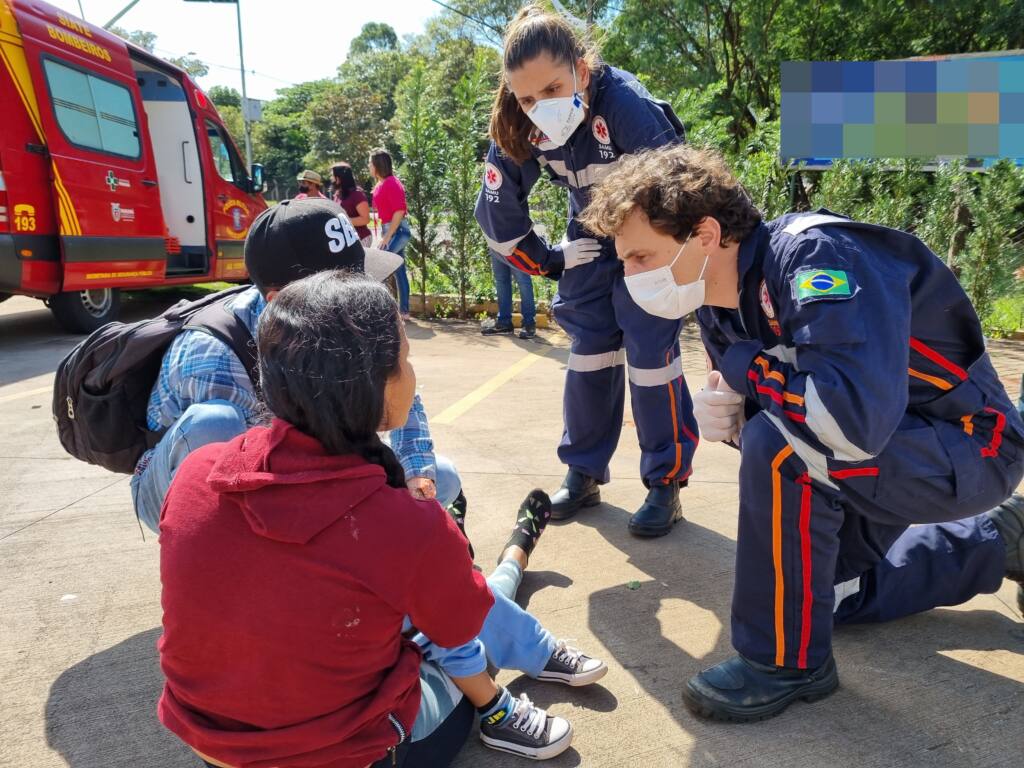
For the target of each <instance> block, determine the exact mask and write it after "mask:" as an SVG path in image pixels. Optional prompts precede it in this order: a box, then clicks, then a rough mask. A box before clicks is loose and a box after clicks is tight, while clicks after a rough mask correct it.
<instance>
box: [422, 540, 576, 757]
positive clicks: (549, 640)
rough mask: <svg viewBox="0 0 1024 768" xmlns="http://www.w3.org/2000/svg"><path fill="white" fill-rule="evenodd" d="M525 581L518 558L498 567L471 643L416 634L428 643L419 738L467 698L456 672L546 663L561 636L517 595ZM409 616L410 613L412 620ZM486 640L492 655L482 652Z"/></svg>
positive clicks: (532, 672)
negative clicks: (448, 644)
mask: <svg viewBox="0 0 1024 768" xmlns="http://www.w3.org/2000/svg"><path fill="white" fill-rule="evenodd" d="M522 581H523V572H522V570H521V569H520V568H519V564H518V563H516V562H515V561H513V560H505V561H504V562H502V563H501V564H499V565H498V567H497V568H495V569H494V572H493V573H492V574H491V575H490V576H489V577H488V579H487V586H489V587H490V588H491V594H493V595H494V606H493V607H492V608H491V610H490V611H489V612H488V614H487V617H486V618H485V619H484V625H483V626H482V627H481V628H480V634H479V635H478V636H477V638H476V639H474V640H471V641H470V642H469V643H466V644H465V645H463V646H460V647H459V648H442V647H441V646H439V645H434V643H432V642H431V641H430V639H429V638H428V637H427V636H426V635H424V634H423V633H422V632H420V633H419V634H417V635H416V636H415V637H414V638H413V640H414V641H415V642H416V643H417V644H418V645H419V646H420V648H422V649H423V659H424V661H423V663H422V665H421V666H420V682H421V683H422V688H423V691H422V694H421V700H420V711H419V714H418V715H417V716H416V723H415V725H413V728H412V740H413V741H419V740H420V739H423V738H425V737H426V736H428V735H430V734H431V733H432V732H433V731H434V729H436V728H437V727H438V726H439V725H440V724H441V723H442V722H444V720H445V718H447V717H448V716H449V715H450V714H451V712H452V711H453V710H454V709H455V706H456V705H457V704H458V703H459V700H460V699H461V698H462V694H461V693H460V692H459V691H458V689H457V688H456V687H455V684H454V683H453V682H452V681H451V680H450V677H468V676H470V675H474V674H478V673H480V672H483V671H484V670H485V669H486V668H487V661H488V660H489V661H490V662H491V663H492V664H493V665H494V666H496V667H498V668H499V669H518V670H520V671H521V672H525V673H526V674H527V675H529V676H530V677H536V676H537V675H539V674H540V672H541V670H543V669H544V666H545V665H546V664H547V662H548V659H550V658H551V654H552V653H554V650H555V647H556V645H557V641H556V640H555V638H554V636H553V635H552V634H551V633H550V632H548V631H547V630H546V629H544V627H542V626H541V624H540V622H539V621H537V619H536V618H534V616H533V615H532V614H530V613H528V612H526V611H524V610H523V609H522V608H520V607H519V606H518V605H517V604H516V603H515V601H514V600H513V598H514V597H515V595H516V591H517V590H518V589H519V585H520V584H521V583H522ZM408 621H409V620H408V619H406V625H407V626H408ZM481 646H482V650H484V651H486V654H487V655H486V658H485V657H484V655H483V654H482V653H479V650H480V647H481ZM439 678H443V680H441V679H439Z"/></svg>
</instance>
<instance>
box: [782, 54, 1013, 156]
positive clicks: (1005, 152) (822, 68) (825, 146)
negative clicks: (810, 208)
mask: <svg viewBox="0 0 1024 768" xmlns="http://www.w3.org/2000/svg"><path fill="white" fill-rule="evenodd" d="M779 154H780V155H781V159H782V161H783V163H804V164H805V165H807V166H808V167H811V168H815V167H827V166H829V165H830V164H831V162H832V160H834V159H837V158H849V159H872V158H915V159H918V160H921V161H922V162H923V163H925V164H926V165H929V164H931V165H934V164H936V163H941V162H943V161H948V160H953V159H960V160H965V161H966V162H967V164H968V165H969V166H973V167H978V168H982V167H987V166H989V165H992V164H993V163H994V162H996V161H997V160H1000V159H1002V158H1008V159H1010V160H1014V161H1016V162H1017V164H1018V165H1024V50H1021V51H1003V52H1000V53H978V54H964V55H958V56H934V57H921V58H914V59H906V60H900V61H786V62H783V63H782V142H781V147H780V153H779Z"/></svg>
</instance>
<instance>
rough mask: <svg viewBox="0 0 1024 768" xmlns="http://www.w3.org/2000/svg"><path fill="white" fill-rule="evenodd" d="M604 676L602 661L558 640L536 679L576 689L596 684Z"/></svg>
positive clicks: (606, 668) (604, 668)
mask: <svg viewBox="0 0 1024 768" xmlns="http://www.w3.org/2000/svg"><path fill="white" fill-rule="evenodd" d="M606 674H608V667H607V665H606V664H605V663H604V662H603V661H601V660H600V659H595V658H593V657H591V656H587V655H586V654H585V653H583V651H581V650H580V649H579V648H573V647H572V646H571V645H566V643H565V640H559V641H558V647H557V648H555V651H554V653H552V654H551V658H550V659H548V663H547V664H546V665H545V667H544V669H543V670H542V671H541V673H540V674H539V675H537V679H538V680H549V681H551V682H554V683H564V684H565V685H571V686H573V687H574V688H578V687H579V686H581V685H590V684H591V683H596V682H597V681H598V680H600V679H601V678H602V677H604V676H605V675H606Z"/></svg>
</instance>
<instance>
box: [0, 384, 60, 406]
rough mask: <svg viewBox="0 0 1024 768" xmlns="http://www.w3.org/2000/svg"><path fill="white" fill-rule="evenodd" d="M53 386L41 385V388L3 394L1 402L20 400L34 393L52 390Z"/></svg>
mask: <svg viewBox="0 0 1024 768" xmlns="http://www.w3.org/2000/svg"><path fill="white" fill-rule="evenodd" d="M52 390H53V387H40V388H39V389H28V390H25V391H24V392H15V393H14V394H13V395H3V396H2V397H0V403H7V402H10V401H11V400H20V399H21V398H23V397H32V395H41V394H43V392H51V391H52Z"/></svg>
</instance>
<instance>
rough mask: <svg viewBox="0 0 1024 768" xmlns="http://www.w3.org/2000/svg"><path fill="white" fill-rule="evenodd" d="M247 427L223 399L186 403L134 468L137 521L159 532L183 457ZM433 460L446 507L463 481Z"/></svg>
mask: <svg viewBox="0 0 1024 768" xmlns="http://www.w3.org/2000/svg"><path fill="white" fill-rule="evenodd" d="M248 428H249V427H248V425H247V424H246V423H245V418H244V417H243V416H242V412H241V411H240V410H239V409H238V408H237V407H236V406H235V405H233V404H232V403H229V402H227V401H226V400H211V401H209V402H206V403H196V404H195V405H191V406H189V407H188V409H187V410H186V411H185V412H184V413H183V414H182V415H181V416H180V417H179V418H178V420H177V421H176V422H174V426H173V427H171V428H170V429H169V430H167V433H166V434H165V435H164V436H163V437H162V438H161V439H160V442H159V443H157V444H156V447H155V448H154V449H153V450H152V451H151V452H150V453H149V455H148V456H149V458H148V461H147V463H146V464H145V466H144V468H143V469H142V471H141V472H139V471H138V470H136V473H135V474H134V475H133V476H132V481H131V487H132V501H133V502H134V503H135V514H136V515H138V517H139V520H141V521H142V522H143V523H145V524H146V527H147V528H149V529H150V530H151V531H153V532H154V533H156V532H158V530H159V525H160V508H161V507H162V506H163V503H164V496H166V495H167V489H168V488H170V487H171V481H172V480H173V479H174V475H175V473H176V472H177V471H178V467H180V466H181V463H182V462H183V461H184V460H185V457H186V456H188V455H189V454H190V453H191V452H192V451H194V450H196V449H197V448H201V447H202V446H204V445H207V444H208V443H225V442H227V441H228V440H231V439H232V438H234V437H237V436H238V435H240V434H242V433H243V432H245V431H246V430H247V429H248ZM434 459H435V464H436V467H437V478H436V480H435V483H436V484H437V500H438V502H439V503H440V504H441V506H443V507H447V506H448V505H450V504H451V503H452V502H453V501H455V497H456V496H458V495H459V491H460V490H462V481H461V480H460V479H459V474H458V472H457V470H456V469H455V465H454V464H452V462H451V461H450V460H449V459H447V458H445V457H444V456H436V455H435V457H434Z"/></svg>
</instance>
